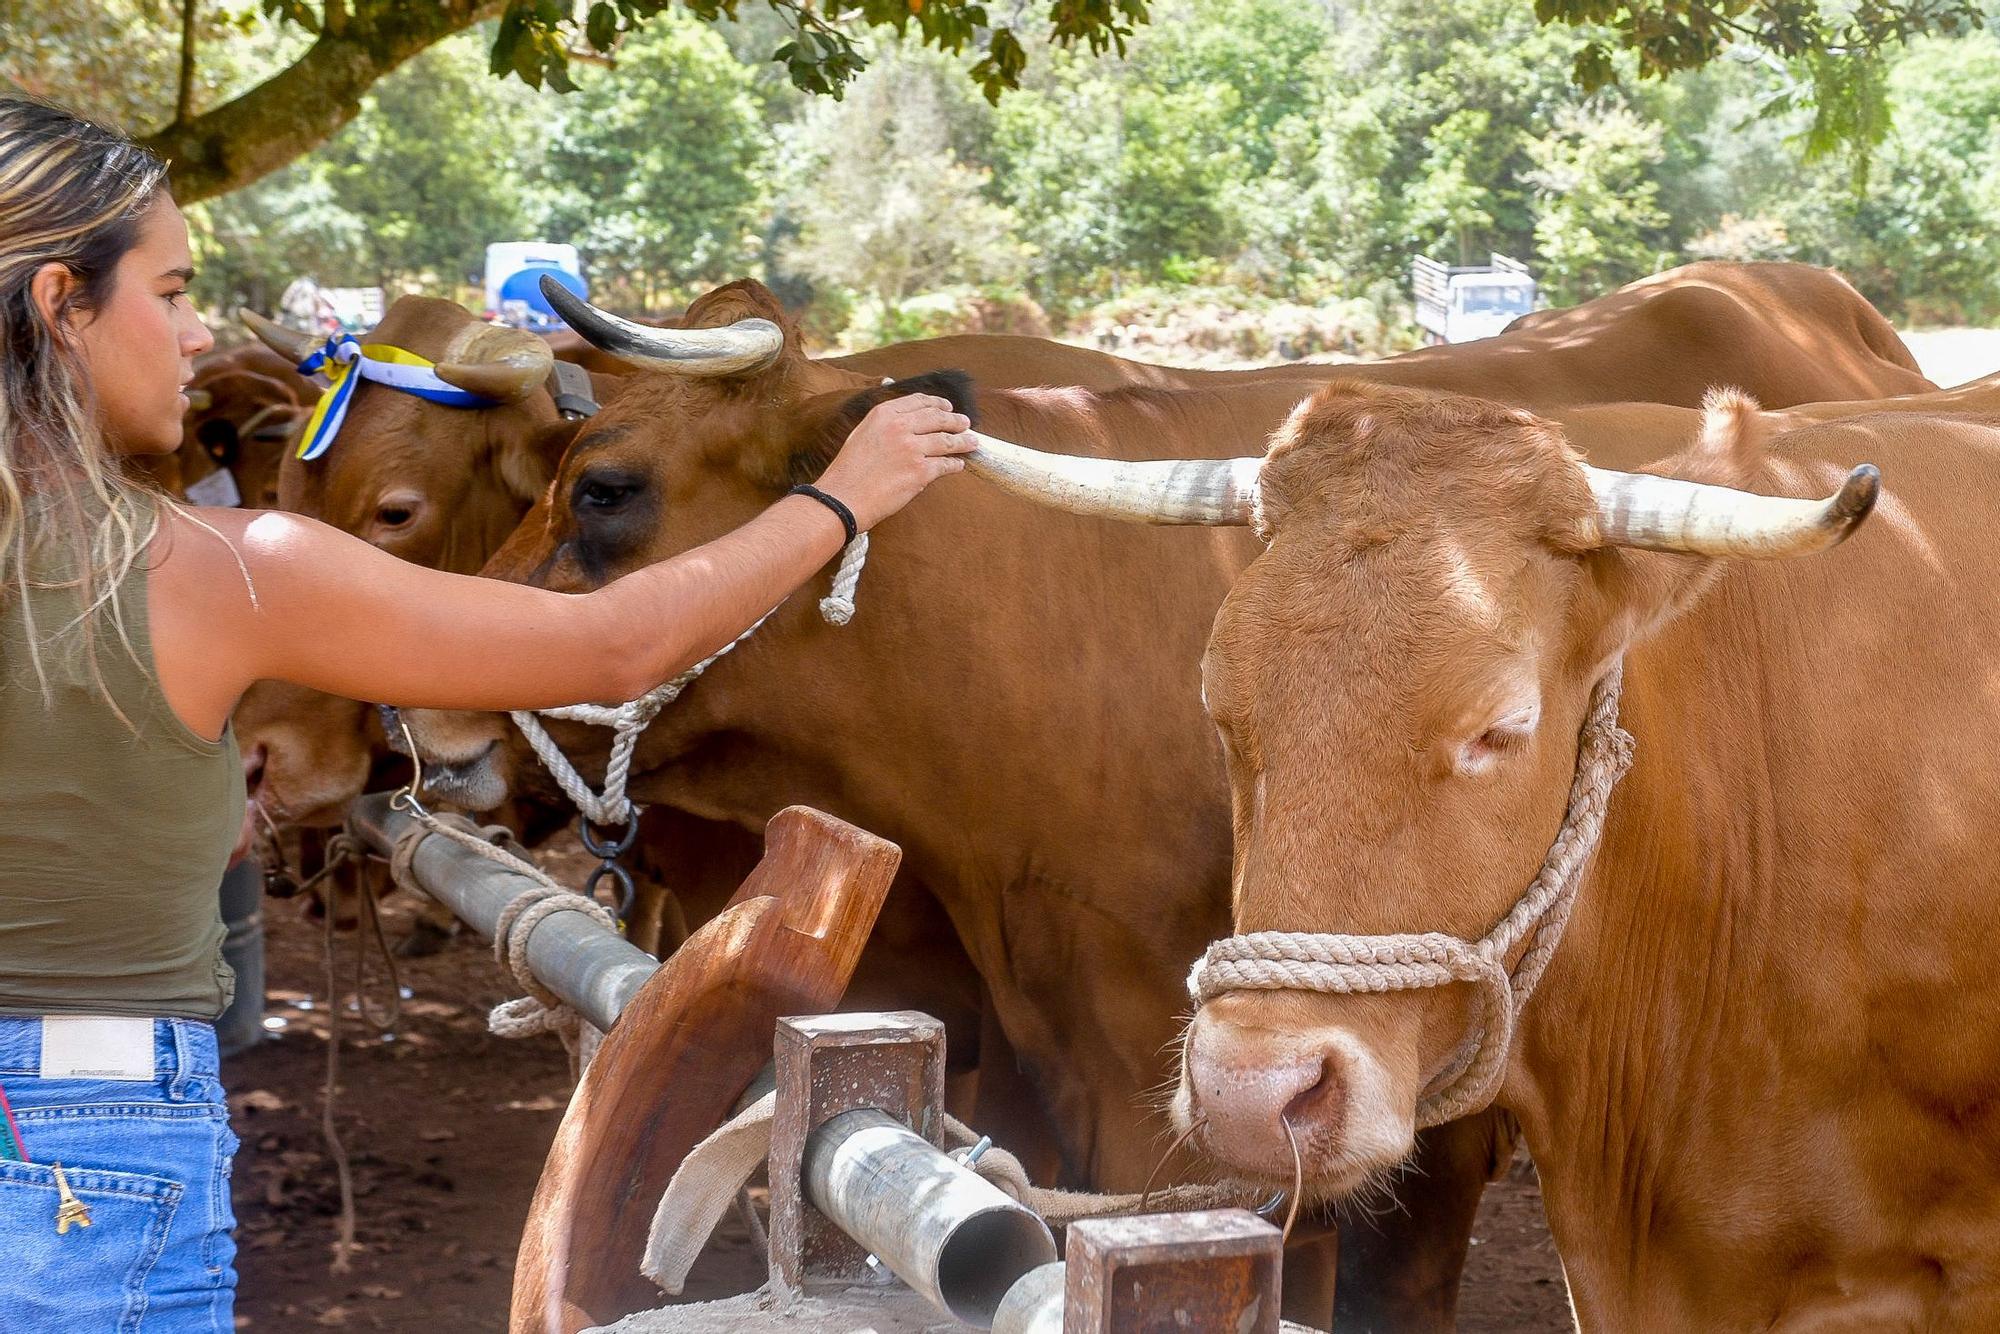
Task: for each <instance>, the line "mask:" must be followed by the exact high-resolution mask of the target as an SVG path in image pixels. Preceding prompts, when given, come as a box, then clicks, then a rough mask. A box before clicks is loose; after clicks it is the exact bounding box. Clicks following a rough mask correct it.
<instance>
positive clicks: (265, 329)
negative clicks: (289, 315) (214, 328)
mask: <svg viewBox="0 0 2000 1334" xmlns="http://www.w3.org/2000/svg"><path fill="white" fill-rule="evenodd" d="M236 314H237V317H238V318H239V319H241V320H242V321H243V323H245V324H246V325H248V326H250V332H251V333H253V334H256V335H257V341H258V342H260V343H262V344H263V345H264V346H265V347H268V348H270V349H271V350H272V351H273V352H275V353H277V354H278V355H279V356H281V357H283V358H284V359H285V360H287V361H289V362H291V363H292V364H293V365H294V366H296V365H298V364H299V363H300V362H302V361H304V360H305V359H306V358H307V357H309V356H311V355H312V354H313V353H315V352H317V351H319V349H320V346H321V340H319V339H317V338H314V337H313V336H312V335H311V334H309V333H300V332H299V331H298V330H297V329H287V328H286V327H285V326H284V325H282V324H280V323H278V322H277V321H276V320H267V319H265V318H264V317H263V316H262V315H259V314H258V313H257V312H256V311H254V310H250V309H248V308H245V309H241V310H238V311H237V312H236Z"/></svg>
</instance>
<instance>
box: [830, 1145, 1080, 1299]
mask: <svg viewBox="0 0 2000 1334" xmlns="http://www.w3.org/2000/svg"><path fill="white" fill-rule="evenodd" d="M805 1188H806V1198H807V1199H809V1200H811V1201H812V1203H813V1205H814V1207H816V1208H817V1209H818V1210H819V1211H820V1212H821V1213H823V1214H825V1215H826V1216H827V1217H828V1218H831V1219H832V1220H833V1221H834V1222H835V1223H836V1224H838V1225H839V1227H840V1229H841V1230H842V1231H843V1232H845V1233H847V1235H848V1236H850V1237H852V1238H854V1239H855V1240H856V1241H858V1242H860V1243H861V1244H862V1245H864V1246H866V1247H868V1249H869V1250H871V1251H873V1252H874V1253H875V1255H876V1256H878V1257H879V1258H880V1259H881V1260H882V1262H883V1263H884V1264H886V1265H888V1267H889V1269H890V1271H891V1272H892V1273H894V1274H895V1275H896V1277H897V1278H900V1279H902V1280H903V1282H905V1283H907V1284H909V1285H910V1286H911V1287H912V1288H915V1289H916V1290H917V1291H918V1292H921V1293H923V1294H924V1296H926V1297H928V1298H930V1299H931V1301H933V1302H935V1303H937V1305H938V1307H939V1308H940V1309H942V1310H944V1311H947V1312H949V1313H950V1314H951V1315H952V1316H953V1317H954V1318H956V1319H958V1320H962V1321H964V1322H965V1323H966V1324H968V1325H972V1326H974V1327H975V1328H978V1329H985V1328H988V1327H989V1326H990V1325H991V1324H992V1323H993V1315H994V1312H995V1311H997V1310H998V1309H999V1307H1000V1303H1001V1300H1002V1299H1003V1298H1004V1297H1005V1296H1006V1295H1007V1290H1008V1289H1009V1288H1011V1287H1013V1286H1014V1283H1015V1281H1016V1280H1017V1279H1019V1278H1020V1277H1021V1275H1023V1274H1025V1273H1027V1272H1028V1271H1029V1270H1031V1269H1034V1268H1036V1267H1037V1266H1039V1265H1044V1264H1047V1263H1049V1262H1050V1261H1052V1260H1054V1259H1055V1258H1056V1243H1055V1238H1054V1237H1053V1236H1052V1235H1051V1234H1050V1232H1049V1225H1048V1224H1047V1223H1044V1222H1043V1221H1042V1220H1041V1219H1040V1218H1039V1217H1038V1216H1037V1215H1036V1214H1035V1213H1034V1212H1033V1211H1032V1210H1030V1209H1027V1208H1025V1207H1023V1206H1022V1205H1021V1204H1019V1203H1017V1202H1016V1201H1014V1200H1013V1199H1011V1198H1010V1197H1008V1196H1007V1195H1005V1194H1002V1193H1001V1191H1000V1190H999V1189H998V1188H997V1187H995V1186H993V1185H992V1184H990V1183H989V1182H987V1181H985V1180H983V1179H982V1178H981V1177H979V1176H978V1175H977V1174H976V1173H974V1172H973V1171H972V1170H971V1169H970V1168H968V1167H966V1166H964V1165H963V1164H961V1163H959V1162H958V1161H957V1160H956V1159H954V1158H952V1157H950V1156H948V1155H947V1154H945V1153H944V1152H943V1151H942V1150H940V1149H939V1148H937V1146H935V1145H933V1144H932V1143H931V1142H930V1141H929V1140H927V1139H925V1138H924V1137H923V1136H921V1135H919V1134H917V1133H916V1132H915V1131H913V1130H911V1129H910V1128H909V1127H908V1126H905V1125H904V1124H903V1123H902V1122H900V1121H897V1120H896V1119H895V1118H894V1117H891V1116H890V1115H888V1114H887V1113H886V1112H881V1111H877V1110H875V1109H873V1108H864V1109H862V1110H860V1111H853V1112H843V1113H841V1114H840V1115H839V1116H836V1117H834V1118H833V1119H831V1120H829V1121H828V1122H826V1124H824V1125H822V1126H820V1127H818V1128H817V1129H815V1130H814V1131H813V1132H812V1134H811V1135H810V1137H808V1139H807V1140H806V1148H805Z"/></svg>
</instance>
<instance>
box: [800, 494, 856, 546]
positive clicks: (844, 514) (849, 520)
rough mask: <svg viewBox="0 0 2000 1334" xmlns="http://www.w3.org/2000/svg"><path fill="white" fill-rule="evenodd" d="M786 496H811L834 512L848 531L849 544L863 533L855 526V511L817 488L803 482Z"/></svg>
mask: <svg viewBox="0 0 2000 1334" xmlns="http://www.w3.org/2000/svg"><path fill="white" fill-rule="evenodd" d="M785 494H786V495H788V496H811V497H812V498H813V499H814V500H817V501H818V502H819V503H820V504H822V505H824V506H826V507H827V508H828V509H830V510H832V511H833V512H834V515H835V517H837V518H838V519H839V520H840V526H841V527H842V528H845V529H846V530H847V540H848V541H849V542H852V541H853V540H854V538H855V535H856V534H858V533H859V532H860V531H861V529H860V528H858V527H856V526H855V523H854V511H853V510H851V509H849V508H847V506H845V505H843V504H841V503H840V502H839V501H838V500H835V499H834V498H833V497H832V496H830V495H828V494H827V493H826V492H824V491H822V490H820V489H819V488H818V487H816V486H808V485H806V484H805V483H803V482H801V483H800V484H799V485H797V486H795V487H793V488H792V489H791V490H789V491H787V492H785Z"/></svg>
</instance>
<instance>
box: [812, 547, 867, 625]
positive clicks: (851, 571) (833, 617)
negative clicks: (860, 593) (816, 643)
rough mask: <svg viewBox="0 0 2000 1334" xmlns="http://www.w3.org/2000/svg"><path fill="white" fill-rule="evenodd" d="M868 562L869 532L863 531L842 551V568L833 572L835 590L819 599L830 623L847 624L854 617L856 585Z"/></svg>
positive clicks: (824, 614)
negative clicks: (863, 567)
mask: <svg viewBox="0 0 2000 1334" xmlns="http://www.w3.org/2000/svg"><path fill="white" fill-rule="evenodd" d="M867 563H868V534H866V533H861V534H859V535H857V536H856V537H855V539H854V540H853V541H852V542H849V543H848V544H847V546H846V548H845V549H844V550H843V551H842V552H841V553H840V568H839V569H837V570H835V571H834V572H833V592H831V593H830V594H828V595H827V596H826V597H823V598H821V599H820V600H819V614H820V615H821V616H823V617H825V618H826V623H827V624H828V625H846V624H847V623H848V622H849V621H851V620H853V619H854V586H855V585H856V584H858V583H860V582H861V567H862V566H864V565H866V564H867Z"/></svg>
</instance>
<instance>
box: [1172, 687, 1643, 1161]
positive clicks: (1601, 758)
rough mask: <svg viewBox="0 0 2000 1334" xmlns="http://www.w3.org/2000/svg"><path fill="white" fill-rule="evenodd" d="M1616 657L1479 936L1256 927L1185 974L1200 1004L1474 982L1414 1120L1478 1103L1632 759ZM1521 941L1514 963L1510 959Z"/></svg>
mask: <svg viewBox="0 0 2000 1334" xmlns="http://www.w3.org/2000/svg"><path fill="white" fill-rule="evenodd" d="M1623 673H1624V668H1623V664H1617V665H1614V666H1613V667H1612V668H1611V670H1610V671H1609V672H1607V673H1606V674H1605V675H1604V677H1603V679H1601V680H1600V681H1598V683H1597V685H1596V687H1595V688H1594V689H1593V690H1592V691H1591V696H1590V707H1589V710H1588V713H1587V715H1586V717H1585V719H1584V724H1583V731H1582V734H1581V736H1580V737H1579V739H1578V743H1577V756H1576V777H1575V779H1574V780H1573V781H1572V782H1571V784H1570V790H1569V807H1568V809H1567V810H1566V811H1565V813H1564V815H1563V824H1562V828H1561V829H1560V830H1559V831H1558V832H1557V834H1556V838H1555V842H1554V844H1553V845H1552V846H1551V847H1550V849H1549V854H1548V857H1547V858H1546V859H1545V860H1544V861H1543V862H1542V869H1541V871H1540V872H1539V873H1538V874H1537V875H1536V876H1535V878H1534V880H1533V881H1531V882H1530V883H1529V885H1528V888H1527V890H1526V891H1525V892H1524V893H1523V894H1522V895H1521V897H1520V898H1519V899H1518V900H1516V901H1515V903H1514V906H1513V908H1512V909H1511V910H1510V911H1509V912H1508V913H1507V915H1506V916H1505V917H1503V918H1501V919H1500V921H1499V923H1498V924H1497V925H1495V926H1494V928H1493V929H1492V930H1491V931H1489V932H1487V933H1486V935H1485V936H1484V937H1482V938H1481V939H1479V940H1477V941H1467V940H1462V939H1460V938H1459V937H1457V936H1454V935H1449V934H1446V933H1444V932H1439V931H1425V932H1418V933H1404V934H1399V935H1380V936H1362V935H1345V934H1338V933H1333V934H1329V933H1323V932H1316V931H1253V932H1250V933H1249V934H1247V935H1240V936H1230V937H1228V938H1227V939H1224V940H1218V941H1216V942H1215V943H1214V944H1212V945H1210V946H1209V947H1208V950H1207V952H1206V953H1204V954H1203V955H1202V956H1201V959H1200V961H1199V962H1197V963H1196V964H1195V966H1194V971H1193V972H1191V973H1190V974H1189V975H1188V991H1189V993H1190V994H1192V995H1193V997H1194V1000H1195V1004H1196V1005H1204V1004H1206V1003H1207V1002H1208V1001H1210V1000H1212V999H1214V998H1215V997H1217V996H1220V995H1222V994H1223V993H1225V992H1230V991H1317V992H1327V993H1334V994H1342V995H1351V994H1355V993H1382V992H1388V991H1415V990H1418V989H1420V988H1424V987H1441V986H1446V985H1449V984H1450V983H1453V982H1469V983H1471V984H1472V985H1473V986H1474V987H1476V988H1477V989H1478V995H1479V1000H1480V1015H1479V1018H1478V1019H1477V1021H1476V1022H1475V1025H1474V1027H1473V1029H1472V1031H1471V1032H1469V1033H1468V1034H1467V1035H1466V1037H1465V1039H1464V1040H1463V1041H1462V1042H1460V1043H1459V1045H1458V1048H1457V1050H1456V1051H1454V1052H1453V1053H1452V1056H1451V1059H1450V1060H1448V1061H1447V1062H1445V1065H1444V1068H1443V1069H1442V1070H1440V1071H1439V1072H1438V1073H1437V1074H1436V1075H1435V1076H1433V1077H1432V1079H1431V1080H1430V1082H1429V1083H1428V1084H1427V1085H1426V1086H1425V1088H1424V1091H1423V1094H1422V1095H1421V1097H1420V1098H1419V1099H1418V1102H1417V1128H1418V1129H1419V1130H1421V1129H1424V1128H1425V1127H1427V1126H1434V1125H1438V1124H1440V1123H1442V1122H1445V1121H1452V1120H1456V1119H1457V1118H1459V1117H1461V1116H1467V1115H1470V1114H1471V1113H1473V1112H1476V1111H1479V1110H1481V1109H1482V1108H1484V1107H1486V1106H1487V1105H1488V1104H1489V1103H1491V1102H1492V1101H1493V1098H1494V1096H1495V1095H1496V1094H1497V1093H1498V1092H1499V1089H1500V1081H1501V1078H1502V1077H1503V1075H1504V1074H1505V1072H1506V1066H1507V1054H1508V1052H1509V1050H1510V1049H1511V1047H1512V1045H1513V1040H1514V1027H1515V1024H1516V1022H1517V1021H1518V1020H1519V1018H1520V1016H1521V1011H1522V1009H1523V1008H1524V1007H1525V1006H1526V1005H1527V1003H1528V998H1529V997H1530V996H1532V995H1533V994H1534V992H1535V984H1536V983H1537V982H1538V981H1540V980H1541V976H1542V971H1543V969H1545V968H1547V967H1548V962H1549V958H1550V956H1552V955H1553V954H1554V953H1555V948H1556V945H1557V943H1558V942H1559V941H1561V939H1562V934H1563V928H1564V927H1565V926H1566V925H1568V923H1569V916H1570V910H1571V908H1572V907H1574V906H1575V902H1576V892H1577V888H1578V886H1579V885H1580V884H1581V883H1582V881H1583V872H1584V868H1585V867H1586V866H1588V865H1589V863H1590V857H1591V854H1592V853H1593V852H1595V851H1596V849H1597V840H1598V838H1599V836H1600V835H1601V834H1602V833H1603V832H1604V813H1605V809H1606V807H1607V806H1608V805H1609V804H1610V799H1611V790H1612V789H1613V788H1614V787H1616V786H1617V784H1618V780H1619V778H1621V777H1622V776H1623V775H1624V773H1625V770H1626V769H1627V768H1628V767H1629V766H1630V765H1631V763H1632V738H1631V737H1630V736H1629V735H1628V734H1627V733H1626V732H1625V731H1624V730H1623V729H1622V728H1620V727H1619V726H1618V695H1619V688H1620V684H1621V681H1622V678H1623ZM1524 939H1525V940H1526V941H1527V949H1526V950H1525V951H1524V952H1523V953H1522V955H1521V957H1520V958H1519V959H1518V960H1517V961H1516V962H1515V963H1514V965H1513V968H1512V970H1511V972H1510V971H1509V969H1508V967H1507V958H1508V956H1509V955H1510V954H1511V953H1512V952H1513V950H1514V948H1515V946H1517V945H1519V944H1520V943H1521V942H1522V941H1523V940H1524Z"/></svg>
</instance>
